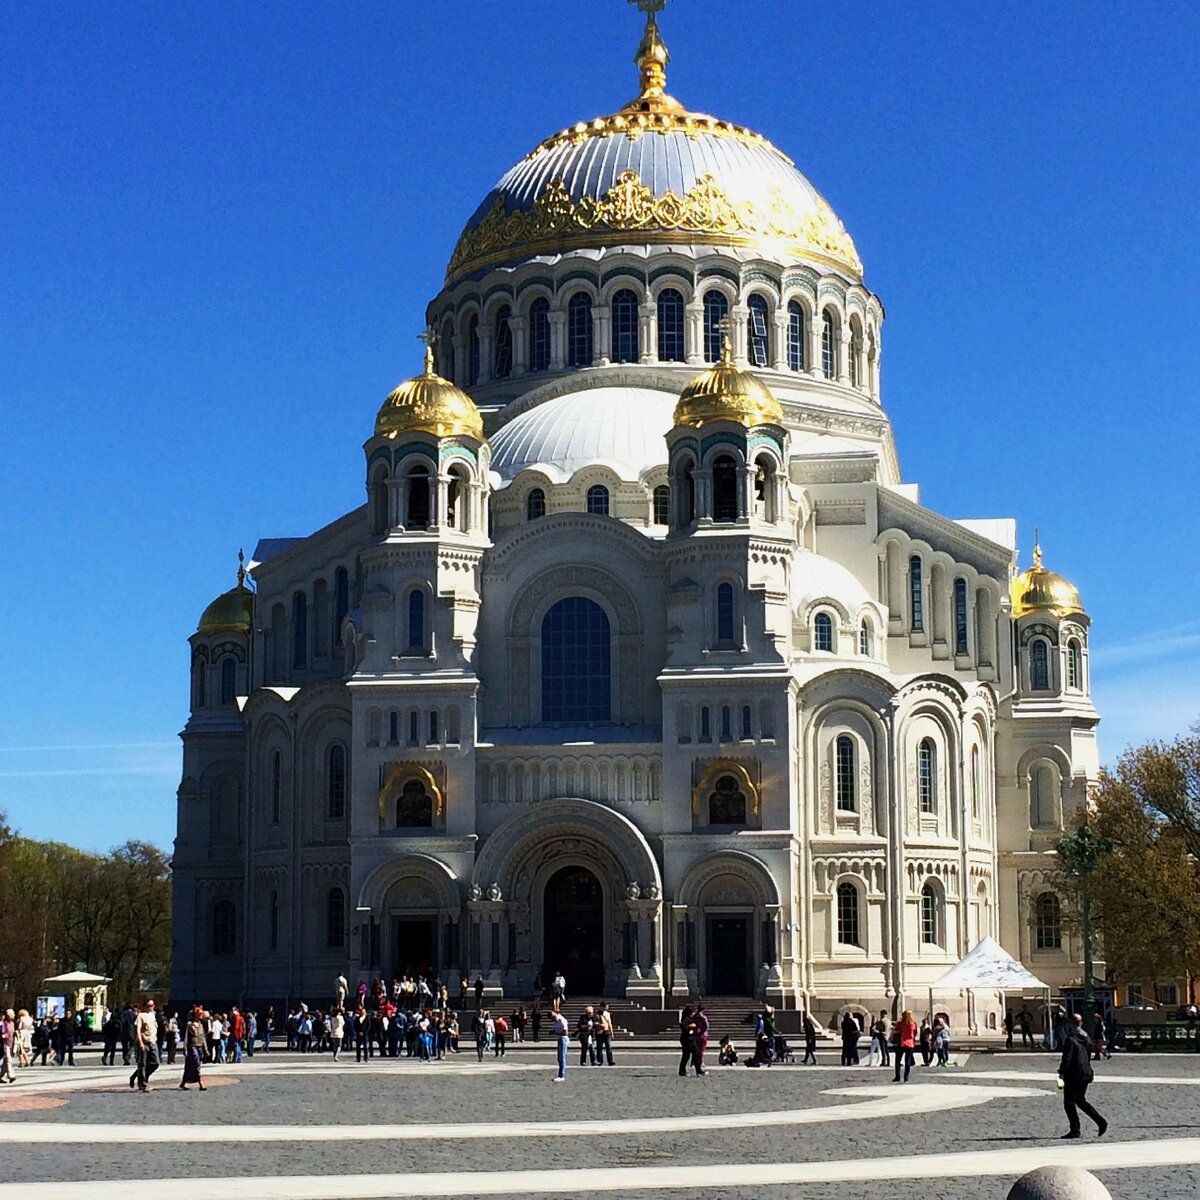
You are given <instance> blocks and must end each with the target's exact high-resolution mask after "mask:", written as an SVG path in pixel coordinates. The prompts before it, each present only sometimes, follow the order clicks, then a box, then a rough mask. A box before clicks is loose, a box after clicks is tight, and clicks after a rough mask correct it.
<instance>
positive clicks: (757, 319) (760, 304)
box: [746, 293, 771, 367]
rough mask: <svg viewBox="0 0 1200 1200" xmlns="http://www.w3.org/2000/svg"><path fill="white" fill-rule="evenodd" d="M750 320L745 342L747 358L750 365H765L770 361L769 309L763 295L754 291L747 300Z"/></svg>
mask: <svg viewBox="0 0 1200 1200" xmlns="http://www.w3.org/2000/svg"><path fill="white" fill-rule="evenodd" d="M747 307H748V309H749V313H748V317H749V321H750V327H749V337H748V339H747V342H746V349H747V351H748V355H747V356H748V358H749V359H750V365H751V366H752V367H766V366H769V365H770V363H771V326H770V320H771V310H770V308H769V307H768V306H767V300H766V297H765V296H760V295H758V294H757V293H755V294H754V295H753V296H751V297H750V299H749V301H748V302H747Z"/></svg>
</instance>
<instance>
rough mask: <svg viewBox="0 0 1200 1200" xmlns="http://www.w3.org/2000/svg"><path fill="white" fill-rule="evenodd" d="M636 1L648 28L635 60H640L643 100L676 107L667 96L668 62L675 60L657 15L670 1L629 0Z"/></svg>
mask: <svg viewBox="0 0 1200 1200" xmlns="http://www.w3.org/2000/svg"><path fill="white" fill-rule="evenodd" d="M629 3H630V4H636V5H637V8H638V11H639V12H644V13H645V14H646V30H645V32H644V33H643V34H642V41H641V44H640V45H639V46H638V48H637V53H636V54H635V55H634V56H633V61H634V62H635V63H637V66H638V70H639V71H640V72H641V76H642V94H641V97H640V99H641V100H643V101H649V102H650V104H649V107H650V108H652V109H653V108H661V107H663V106H664V105H666V106H667V107H671V106H676V107H677V105H675V102H674V101H673V100H671V99H670V97H668V96H667V95H666V86H667V64H668V63H669V62H670V61H671V56H670V54H668V53H667V48H666V46H664V45H663V40H662V38H660V37H659V36H658V21H657V19H656V18H657V16H658V14H659V13H660V12H662V10H663V9H664V8H666V7H667V0H629Z"/></svg>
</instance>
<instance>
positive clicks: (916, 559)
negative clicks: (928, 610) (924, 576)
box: [908, 554, 925, 633]
mask: <svg viewBox="0 0 1200 1200" xmlns="http://www.w3.org/2000/svg"><path fill="white" fill-rule="evenodd" d="M908 594H909V604H910V608H911V610H912V631H913V632H914V633H920V632H921V631H922V630H924V628H925V590H924V588H923V586H922V582H921V556H920V555H919V554H914V555H913V556H912V558H910V559H909V560H908Z"/></svg>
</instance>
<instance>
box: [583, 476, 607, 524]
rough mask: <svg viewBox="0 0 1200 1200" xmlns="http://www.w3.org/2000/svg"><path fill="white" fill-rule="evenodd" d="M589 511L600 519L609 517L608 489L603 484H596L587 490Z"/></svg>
mask: <svg viewBox="0 0 1200 1200" xmlns="http://www.w3.org/2000/svg"><path fill="white" fill-rule="evenodd" d="M587 510H588V512H590V513H595V514H596V516H598V517H607V516H608V488H606V487H605V486H604V484H602V483H594V484H592V486H591V487H590V488H588V490H587Z"/></svg>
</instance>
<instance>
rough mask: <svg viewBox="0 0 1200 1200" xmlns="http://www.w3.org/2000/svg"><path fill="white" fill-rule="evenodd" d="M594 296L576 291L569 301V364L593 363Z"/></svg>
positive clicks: (582, 365)
mask: <svg viewBox="0 0 1200 1200" xmlns="http://www.w3.org/2000/svg"><path fill="white" fill-rule="evenodd" d="M592 358H593V354H592V298H591V296H589V295H588V294H587V292H576V293H575V295H573V296H572V297H571V299H570V300H569V301H568V302H567V366H569V367H590V366H591V365H592Z"/></svg>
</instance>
